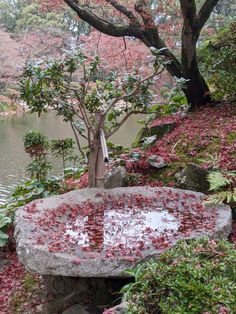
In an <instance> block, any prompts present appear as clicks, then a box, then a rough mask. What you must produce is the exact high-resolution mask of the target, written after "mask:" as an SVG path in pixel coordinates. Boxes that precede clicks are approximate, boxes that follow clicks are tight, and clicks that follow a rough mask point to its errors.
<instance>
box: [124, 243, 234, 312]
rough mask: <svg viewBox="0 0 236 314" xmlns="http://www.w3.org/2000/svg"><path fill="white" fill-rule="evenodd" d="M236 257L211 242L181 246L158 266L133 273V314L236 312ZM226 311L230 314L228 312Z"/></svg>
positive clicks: (128, 295) (127, 290)
mask: <svg viewBox="0 0 236 314" xmlns="http://www.w3.org/2000/svg"><path fill="white" fill-rule="evenodd" d="M235 269H236V251H235V250H234V249H233V246H232V245H231V244H230V243H228V242H226V241H220V242H218V243H216V242H214V241H210V240H208V239H206V238H204V239H199V240H189V241H187V242H185V241H180V242H178V243H177V245H176V246H175V247H173V248H171V249H169V250H167V251H165V252H164V253H163V254H161V255H160V256H159V257H158V258H157V260H152V261H150V262H147V263H145V264H142V265H139V266H138V267H136V268H135V269H132V270H129V271H127V273H128V274H129V275H131V276H134V279H135V282H134V283H131V284H129V285H127V286H125V287H124V288H123V289H122V292H124V299H125V301H127V302H128V306H129V307H128V310H127V312H126V313H127V314H144V313H145V314H170V313H171V314H180V313H181V314H184V313H186V314H199V313H211V314H219V313H235V312H236V272H235ZM223 310H224V311H223Z"/></svg>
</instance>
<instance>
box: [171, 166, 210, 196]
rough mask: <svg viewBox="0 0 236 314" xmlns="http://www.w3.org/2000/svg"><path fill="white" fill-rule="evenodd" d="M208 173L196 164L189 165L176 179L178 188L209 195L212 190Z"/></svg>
mask: <svg viewBox="0 0 236 314" xmlns="http://www.w3.org/2000/svg"><path fill="white" fill-rule="evenodd" d="M207 175H208V171H207V170H205V169H203V168H201V167H200V166H199V165H196V164H194V163H190V164H188V165H187V166H186V167H185V168H184V169H183V170H182V171H181V172H178V173H177V174H176V175H175V177H176V180H177V183H176V185H175V186H176V187H177V188H181V189H186V190H191V191H196V192H202V193H205V194H207V193H208V191H209V188H210V185H209V182H208V181H207Z"/></svg>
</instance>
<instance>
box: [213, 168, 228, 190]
mask: <svg viewBox="0 0 236 314" xmlns="http://www.w3.org/2000/svg"><path fill="white" fill-rule="evenodd" d="M207 179H208V181H209V183H210V189H209V191H217V190H218V189H220V188H222V187H225V186H227V185H229V184H230V183H231V180H230V179H228V178H226V177H225V176H224V175H223V174H222V173H221V172H219V171H213V172H211V173H210V174H209V175H208V176H207Z"/></svg>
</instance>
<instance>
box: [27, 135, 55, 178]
mask: <svg viewBox="0 0 236 314" xmlns="http://www.w3.org/2000/svg"><path fill="white" fill-rule="evenodd" d="M24 148H25V152H26V153H27V154H29V155H30V157H31V158H32V160H31V162H30V163H29V164H28V166H27V168H26V170H27V172H28V173H29V175H30V177H31V179H33V178H36V180H37V181H42V180H45V178H46V176H47V174H48V171H49V170H50V169H51V168H52V164H51V163H50V162H48V161H47V159H46V155H47V153H48V152H47V151H48V148H49V142H48V139H47V137H46V136H45V135H43V134H42V133H40V132H37V131H34V132H29V133H26V135H25V136H24Z"/></svg>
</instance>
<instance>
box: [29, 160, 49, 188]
mask: <svg viewBox="0 0 236 314" xmlns="http://www.w3.org/2000/svg"><path fill="white" fill-rule="evenodd" d="M51 169H52V164H51V163H50V162H48V161H47V159H46V157H45V156H40V157H37V158H35V159H33V160H32V161H31V162H30V163H29V164H28V165H27V167H26V171H27V172H28V173H29V175H30V177H31V179H33V178H36V180H37V181H39V182H40V181H42V180H45V179H46V176H47V174H48V172H49V170H51Z"/></svg>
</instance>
